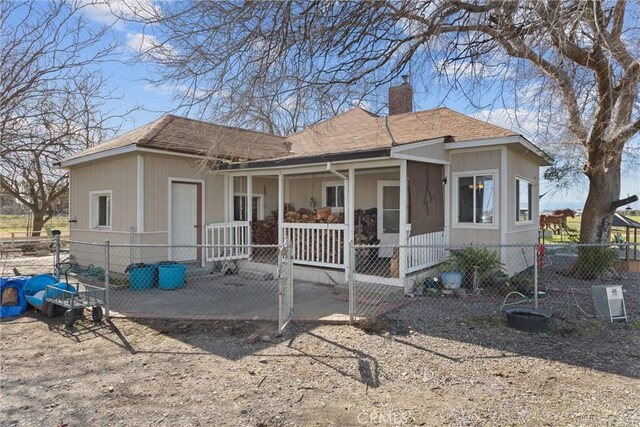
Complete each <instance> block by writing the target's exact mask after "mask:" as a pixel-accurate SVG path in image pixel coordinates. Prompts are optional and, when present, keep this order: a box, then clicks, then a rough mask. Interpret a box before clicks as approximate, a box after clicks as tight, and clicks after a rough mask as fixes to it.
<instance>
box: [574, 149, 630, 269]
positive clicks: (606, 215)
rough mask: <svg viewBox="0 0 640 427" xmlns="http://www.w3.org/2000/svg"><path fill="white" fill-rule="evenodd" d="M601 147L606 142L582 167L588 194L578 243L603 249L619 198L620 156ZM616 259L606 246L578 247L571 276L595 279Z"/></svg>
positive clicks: (591, 152) (607, 241)
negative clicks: (615, 203)
mask: <svg viewBox="0 0 640 427" xmlns="http://www.w3.org/2000/svg"><path fill="white" fill-rule="evenodd" d="M605 147H607V144H606V142H605V141H600V143H599V144H598V145H597V146H596V147H594V148H592V149H591V150H590V151H589V159H588V162H587V164H586V165H585V174H586V175H587V177H588V178H589V194H588V196H587V200H586V202H585V205H584V211H583V213H582V221H581V225H580V243H596V244H598V243H600V244H603V245H606V244H607V243H609V242H610V240H611V237H610V235H611V220H612V218H613V214H614V213H615V210H616V208H615V206H612V203H613V202H616V201H618V199H619V197H620V167H621V163H622V153H621V152H615V151H614V152H612V151H610V150H609V151H607V150H606V149H605ZM617 258H618V253H617V251H612V250H610V249H609V248H608V246H584V247H580V248H578V259H577V260H576V263H575V264H574V266H573V269H572V274H573V276H574V277H577V278H579V279H585V280H593V279H596V278H598V277H600V275H602V274H603V273H604V272H606V271H608V270H609V269H610V268H611V267H612V265H613V263H614V262H615V260H616V259H617Z"/></svg>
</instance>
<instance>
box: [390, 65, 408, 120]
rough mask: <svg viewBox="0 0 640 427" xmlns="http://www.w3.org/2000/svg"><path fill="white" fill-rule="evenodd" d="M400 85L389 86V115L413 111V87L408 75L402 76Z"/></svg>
mask: <svg viewBox="0 0 640 427" xmlns="http://www.w3.org/2000/svg"><path fill="white" fill-rule="evenodd" d="M402 80H404V81H403V82H402V84H401V85H398V86H391V87H390V88H389V115H390V116H393V115H394V114H404V113H410V112H412V111H413V88H412V87H411V85H410V84H409V76H407V75H404V76H402Z"/></svg>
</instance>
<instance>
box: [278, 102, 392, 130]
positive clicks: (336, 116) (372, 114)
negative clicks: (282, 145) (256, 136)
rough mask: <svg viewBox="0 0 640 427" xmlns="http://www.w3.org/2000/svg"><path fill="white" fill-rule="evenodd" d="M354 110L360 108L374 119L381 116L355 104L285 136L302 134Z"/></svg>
mask: <svg viewBox="0 0 640 427" xmlns="http://www.w3.org/2000/svg"><path fill="white" fill-rule="evenodd" d="M356 110H361V111H363V112H365V113H367V114H368V115H370V116H371V117H373V118H375V119H379V118H380V117H381V116H379V115H377V114H376V113H373V112H371V111H369V110H365V109H364V108H362V107H360V106H359V105H357V106H355V107H353V108H350V109H348V110H347V111H343V112H342V113H340V114H336V115H335V116H332V117H329V118H327V119H324V120H321V121H319V122H316V123H314V124H312V125H310V126H307V127H306V128H304V129H302V130H299V131H298V132H294V133H292V134H291V135H287V136H286V137H285V138H290V137H292V136H294V135H300V134H302V133H304V132H306V131H308V130H311V129H313V128H315V127H316V126H320V125H321V124H324V123H328V122H330V121H332V120H334V119H337V118H338V117H340V116H344V115H345V114H348V113H351V112H353V111H356Z"/></svg>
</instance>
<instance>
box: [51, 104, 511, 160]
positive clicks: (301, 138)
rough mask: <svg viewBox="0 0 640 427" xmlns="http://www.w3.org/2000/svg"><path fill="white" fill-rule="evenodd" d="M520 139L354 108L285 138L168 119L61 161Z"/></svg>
mask: <svg viewBox="0 0 640 427" xmlns="http://www.w3.org/2000/svg"><path fill="white" fill-rule="evenodd" d="M519 136H520V135H519V134H518V133H516V132H513V131H511V130H508V129H505V128H502V127H500V126H496V125H493V124H491V123H487V122H485V121H482V120H479V119H476V118H473V117H470V116H467V115H464V114H461V113H458V112H457V111H454V110H451V109H449V108H446V107H442V108H436V109H432V110H425V111H418V112H411V113H405V114H397V115H393V116H388V117H383V116H378V115H377V114H374V113H372V112H369V111H367V110H365V109H363V108H360V107H356V108H353V109H351V110H349V111H347V112H345V113H342V114H339V115H337V116H335V117H333V118H330V119H328V120H325V121H322V122H319V123H316V124H315V125H313V126H310V127H308V128H306V129H304V130H302V131H300V132H297V133H295V134H293V135H290V136H288V137H281V136H276V135H271V134H268V133H262V132H255V131H250V130H246V129H240V128H235V127H229V126H223V125H216V124H212V123H207V122H203V121H199V120H193V119H188V118H184V117H179V116H174V115H171V114H167V115H164V116H162V117H160V118H159V119H158V120H156V121H154V122H151V123H149V124H146V125H144V126H141V127H139V128H136V129H134V130H132V131H130V132H127V133H125V134H123V135H120V136H118V137H116V138H113V139H111V140H109V141H107V142H105V143H102V144H99V145H96V146H94V147H91V148H89V149H87V150H84V151H81V152H79V153H76V154H74V155H73V156H71V157H68V158H66V159H64V160H63V162H68V161H70V160H74V159H80V158H82V157H85V156H88V155H91V154H96V153H101V152H104V151H108V150H113V149H117V148H122V147H126V146H137V147H144V148H152V149H156V150H163V151H167V152H177V153H187V154H195V155H210V156H211V157H215V158H218V159H223V160H229V161H231V162H239V161H240V162H242V161H259V160H271V159H285V158H287V159H291V158H303V157H309V156H318V155H327V154H339V153H348V152H359V151H367V150H375V149H383V148H390V147H391V146H394V145H402V144H410V143H414V142H419V141H426V140H433V139H437V138H445V140H446V141H447V142H463V141H474V140H490V139H494V138H504V137H519ZM287 146H290V150H287ZM92 157H93V156H92ZM79 161H81V162H83V161H85V160H83V159H80V160H79Z"/></svg>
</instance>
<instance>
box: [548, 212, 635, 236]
mask: <svg viewBox="0 0 640 427" xmlns="http://www.w3.org/2000/svg"><path fill="white" fill-rule="evenodd" d="M627 218H631V219H633V220H634V221H637V222H640V216H633V215H629V216H628V217H627ZM581 221H582V217H579V216H578V217H575V218H567V226H568V227H569V228H570V229H572V230H575V233H579V232H580V224H581ZM617 233H621V234H622V237H623V238H625V231H624V229H613V230H611V239H612V240H613V236H614V235H615V234H617ZM638 234H639V236H638V239H639V240H640V231H639V232H638ZM544 240H545V242H569V241H571V238H570V235H569V234H567V233H564V234H562V235H557V234H554V235H553V237H552V238H551V239H548V238H545V239H544ZM631 241H633V231H631Z"/></svg>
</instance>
